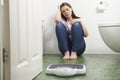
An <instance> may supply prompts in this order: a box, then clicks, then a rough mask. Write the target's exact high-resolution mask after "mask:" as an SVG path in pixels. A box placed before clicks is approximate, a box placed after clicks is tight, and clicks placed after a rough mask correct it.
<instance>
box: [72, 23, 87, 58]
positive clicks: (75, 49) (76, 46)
mask: <svg viewBox="0 0 120 80" xmlns="http://www.w3.org/2000/svg"><path fill="white" fill-rule="evenodd" d="M71 30H72V50H71V51H72V52H71V58H72V59H76V58H77V55H81V54H82V53H83V52H84V50H85V40H84V36H83V31H82V26H81V23H80V22H75V23H74V24H73V25H72V29H71Z"/></svg>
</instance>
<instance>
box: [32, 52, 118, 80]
mask: <svg viewBox="0 0 120 80" xmlns="http://www.w3.org/2000/svg"><path fill="white" fill-rule="evenodd" d="M58 63H72V64H85V65H86V68H87V73H86V75H83V76H72V77H57V76H53V75H46V74H45V69H46V67H47V66H48V65H49V64H58ZM34 80H120V54H84V55H83V56H80V57H78V59H77V60H63V59H62V56H61V55H51V54H46V55H44V57H43V72H42V73H40V74H39V75H38V76H37V77H36V78H35V79H34Z"/></svg>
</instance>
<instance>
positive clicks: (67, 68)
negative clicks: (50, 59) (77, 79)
mask: <svg viewBox="0 0 120 80" xmlns="http://www.w3.org/2000/svg"><path fill="white" fill-rule="evenodd" d="M46 74H52V75H56V76H63V77H64V76H73V75H84V74H86V67H85V65H84V64H51V65H49V66H48V67H47V68H46Z"/></svg>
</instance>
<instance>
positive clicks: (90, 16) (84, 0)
mask: <svg viewBox="0 0 120 80" xmlns="http://www.w3.org/2000/svg"><path fill="white" fill-rule="evenodd" d="M100 1H106V7H105V10H104V11H103V12H100V11H98V9H97V6H98V5H99V3H100ZM61 2H69V3H70V4H71V5H72V7H73V9H74V12H75V13H76V15H78V16H80V17H81V18H83V21H84V22H85V25H86V27H87V29H88V31H89V36H88V37H87V38H85V40H86V44H87V47H86V51H85V54H112V53H115V52H113V51H112V50H111V49H110V48H108V47H107V46H106V45H105V43H104V42H103V40H102V38H101V36H100V34H99V29H98V25H99V24H109V23H110V24H115V23H120V15H119V14H120V10H119V9H118V8H119V7H120V5H119V3H120V0H92V1H90V0H50V1H49V0H43V2H42V9H43V10H42V11H43V13H42V21H43V42H44V43H43V47H44V48H43V49H44V53H45V54H58V53H59V50H58V47H57V40H56V35H55V23H54V15H55V13H56V11H57V6H58V5H59V4H61Z"/></svg>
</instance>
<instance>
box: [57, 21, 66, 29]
mask: <svg viewBox="0 0 120 80" xmlns="http://www.w3.org/2000/svg"><path fill="white" fill-rule="evenodd" d="M62 26H64V25H63V23H62V22H59V23H56V28H61V27H62Z"/></svg>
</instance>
